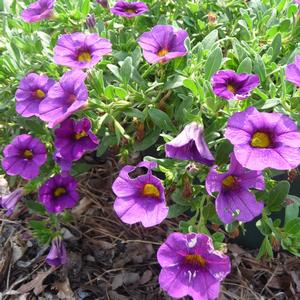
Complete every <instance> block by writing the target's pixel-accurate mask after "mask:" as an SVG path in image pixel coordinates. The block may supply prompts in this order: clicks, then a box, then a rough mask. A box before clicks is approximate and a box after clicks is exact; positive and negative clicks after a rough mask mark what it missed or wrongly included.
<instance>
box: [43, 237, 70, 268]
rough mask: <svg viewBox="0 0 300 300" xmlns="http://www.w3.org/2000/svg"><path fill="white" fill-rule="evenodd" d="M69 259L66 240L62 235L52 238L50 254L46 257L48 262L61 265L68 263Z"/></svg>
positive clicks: (54, 265)
mask: <svg viewBox="0 0 300 300" xmlns="http://www.w3.org/2000/svg"><path fill="white" fill-rule="evenodd" d="M67 261H68V258H67V250H66V247H65V244H64V241H63V240H62V238H61V237H55V238H54V239H53V240H52V243H51V248H50V251H49V254H48V255H47V257H46V262H47V263H48V264H49V265H50V266H53V267H55V268H56V267H59V266H61V265H64V264H66V263H67Z"/></svg>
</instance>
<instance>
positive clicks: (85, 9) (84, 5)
mask: <svg viewBox="0 0 300 300" xmlns="http://www.w3.org/2000/svg"><path fill="white" fill-rule="evenodd" d="M80 2H81V5H80V12H81V14H82V15H83V16H84V17H86V16H87V14H88V13H89V11H90V0H81V1H80Z"/></svg>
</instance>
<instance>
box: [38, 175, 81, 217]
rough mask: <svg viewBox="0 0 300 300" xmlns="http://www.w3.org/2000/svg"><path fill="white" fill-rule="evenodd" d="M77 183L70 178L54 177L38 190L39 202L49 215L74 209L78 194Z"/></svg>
mask: <svg viewBox="0 0 300 300" xmlns="http://www.w3.org/2000/svg"><path fill="white" fill-rule="evenodd" d="M76 189H77V182H76V180H75V179H74V178H73V177H72V176H62V175H61V174H58V175H55V176H53V177H51V178H50V179H48V180H47V181H46V182H45V183H44V184H43V185H42V186H41V187H40V189H39V201H40V202H41V203H42V204H44V206H45V208H46V209H47V211H48V212H50V213H60V212H62V211H63V210H64V209H65V208H72V207H74V206H75V205H76V204H77V202H78V200H79V194H78V193H77V191H76Z"/></svg>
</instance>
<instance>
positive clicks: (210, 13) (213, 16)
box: [207, 11, 217, 24]
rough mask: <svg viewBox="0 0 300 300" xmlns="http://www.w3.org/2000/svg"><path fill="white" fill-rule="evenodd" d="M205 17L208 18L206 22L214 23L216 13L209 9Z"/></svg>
mask: <svg viewBox="0 0 300 300" xmlns="http://www.w3.org/2000/svg"><path fill="white" fill-rule="evenodd" d="M207 18H208V23H209V24H214V23H215V22H216V20H217V15H216V14H215V13H214V12H212V11H210V12H209V13H208V14H207Z"/></svg>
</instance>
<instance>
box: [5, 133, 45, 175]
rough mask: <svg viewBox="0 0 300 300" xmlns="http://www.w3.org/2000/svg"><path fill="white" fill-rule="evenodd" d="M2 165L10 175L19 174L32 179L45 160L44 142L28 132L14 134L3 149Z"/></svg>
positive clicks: (37, 173)
mask: <svg viewBox="0 0 300 300" xmlns="http://www.w3.org/2000/svg"><path fill="white" fill-rule="evenodd" d="M3 154H4V158H3V159H2V167H3V169H4V170H5V171H6V173H7V174H8V175H10V176H15V175H19V176H21V177H22V178H24V179H32V178H35V177H37V176H38V175H39V169H40V167H41V166H42V165H43V164H44V163H45V162H46V160H47V150H46V147H45V145H44V144H42V143H41V141H40V140H39V139H37V138H34V137H33V136H31V135H29V134H21V135H18V136H16V137H15V138H14V139H13V140H12V142H11V143H10V144H9V145H7V146H6V147H5V148H4V150H3Z"/></svg>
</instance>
